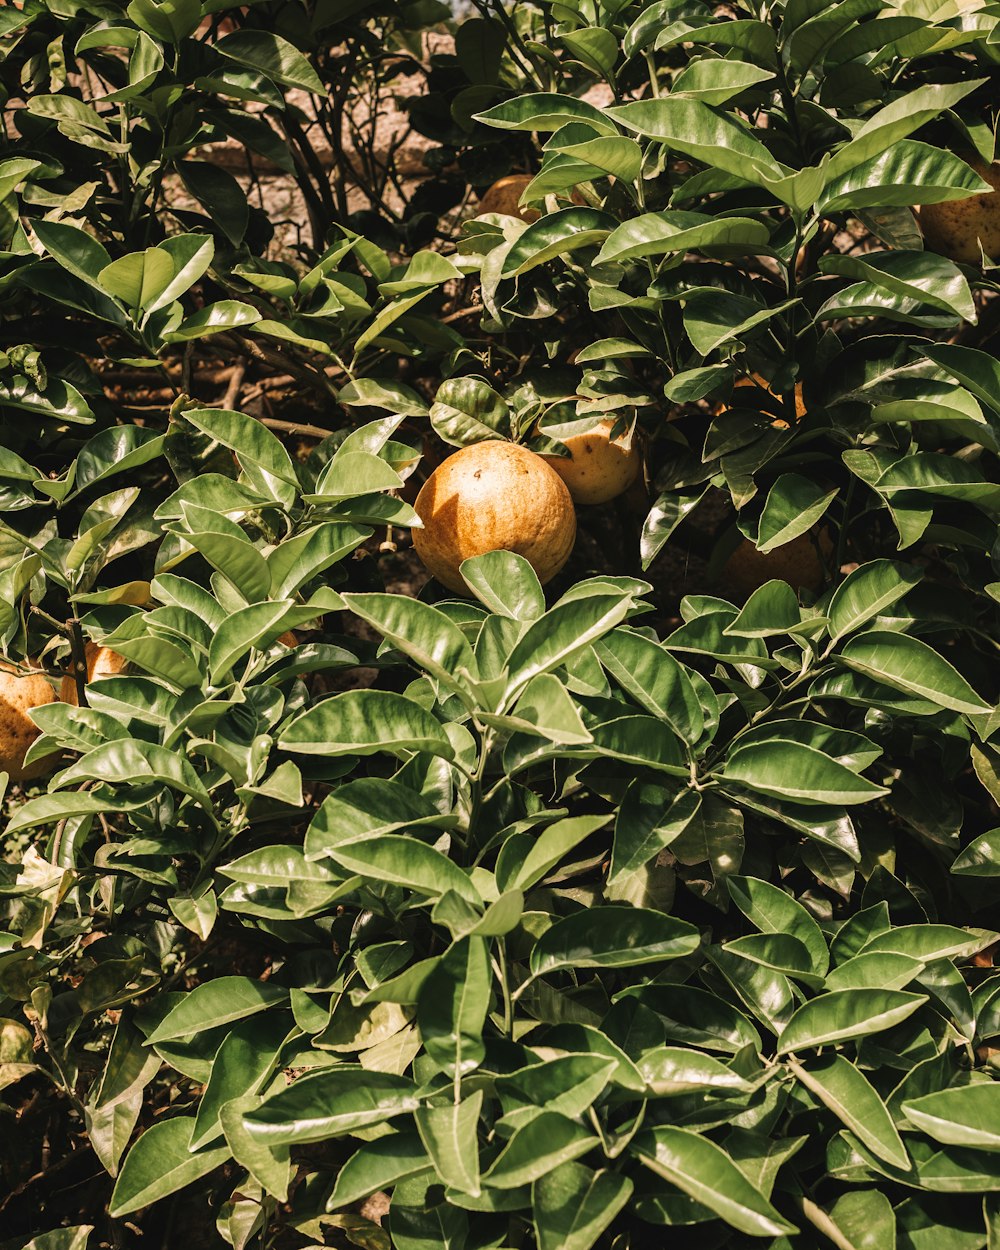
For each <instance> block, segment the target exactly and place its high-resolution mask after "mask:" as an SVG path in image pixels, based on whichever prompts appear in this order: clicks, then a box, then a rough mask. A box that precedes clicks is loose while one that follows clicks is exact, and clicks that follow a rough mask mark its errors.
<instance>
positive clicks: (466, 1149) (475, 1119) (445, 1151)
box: [414, 974, 483, 1198]
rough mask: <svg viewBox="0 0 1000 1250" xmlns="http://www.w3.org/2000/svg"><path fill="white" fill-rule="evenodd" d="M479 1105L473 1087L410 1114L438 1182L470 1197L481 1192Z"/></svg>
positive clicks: (478, 1092) (480, 1098)
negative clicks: (464, 1094)
mask: <svg viewBox="0 0 1000 1250" xmlns="http://www.w3.org/2000/svg"><path fill="white" fill-rule="evenodd" d="M432 975H433V974H432ZM482 1107H483V1091H482V1090H481V1089H477V1090H476V1091H475V1092H474V1093H473V1094H472V1095H471V1096H470V1097H468V1098H465V1099H463V1100H462V1101H461V1102H457V1103H452V1104H449V1105H446V1106H442V1107H435V1106H430V1107H421V1109H420V1110H419V1111H417V1112H416V1114H415V1116H414V1119H415V1120H416V1122H417V1129H418V1131H419V1133H420V1138H421V1141H423V1143H424V1146H425V1147H426V1149H427V1153H428V1154H429V1155H430V1158H431V1161H432V1162H433V1164H434V1170H435V1171H436V1172H437V1174H438V1178H439V1180H440V1181H441V1183H442V1185H447V1186H448V1187H449V1188H450V1189H457V1190H459V1192H460V1193H463V1194H470V1195H471V1196H472V1197H473V1198H478V1196H479V1194H480V1193H481V1192H482V1190H481V1188H480V1177H479V1140H478V1136H477V1129H478V1125H479V1116H480V1113H481V1112H482Z"/></svg>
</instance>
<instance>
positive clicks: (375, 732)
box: [279, 690, 452, 759]
mask: <svg viewBox="0 0 1000 1250" xmlns="http://www.w3.org/2000/svg"><path fill="white" fill-rule="evenodd" d="M279 743H280V746H281V747H282V749H283V750H286V751H292V752H293V753H297V754H303V755H325V756H333V755H375V754H377V753H378V752H380V751H386V752H393V753H402V752H408V751H427V752H430V753H431V754H433V755H441V756H444V758H445V759H450V758H451V756H452V747H451V744H450V743H449V741H448V738H447V735H446V734H445V732H444V729H443V727H442V725H441V723H440V722H439V721H438V720H436V719H435V718H434V717H433V716H432V715H431V714H430V712H427V711H425V709H424V708H422V707H421V706H420V704H419V703H415V702H414V701H413V700H412V699H407V698H404V697H403V695H399V694H392V693H391V692H389V691H387V690H348V691H346V692H345V693H343V694H338V695H334V696H333V698H331V699H326V700H324V701H323V702H322V703H317V704H316V705H315V706H314V707H311V708H309V709H308V710H307V711H305V712H303V713H302V714H301V715H300V716H298V717H296V718H295V720H293V721H292V722H291V723H290V724H289V725H288V727H287V728H286V729H285V731H284V732H283V733H282V735H281V737H280V739H279Z"/></svg>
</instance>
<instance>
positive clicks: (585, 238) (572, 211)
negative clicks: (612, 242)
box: [500, 208, 615, 278]
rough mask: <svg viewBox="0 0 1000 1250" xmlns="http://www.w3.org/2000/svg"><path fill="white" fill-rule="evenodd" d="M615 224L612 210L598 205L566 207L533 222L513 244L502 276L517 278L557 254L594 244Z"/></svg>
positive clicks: (602, 238)
mask: <svg viewBox="0 0 1000 1250" xmlns="http://www.w3.org/2000/svg"><path fill="white" fill-rule="evenodd" d="M614 227H615V219H614V217H612V216H611V215H610V214H609V213H604V212H601V211H600V210H599V209H596V208H562V209H558V210H557V211H556V212H554V213H547V214H546V215H545V216H544V217H540V218H539V220H538V221H536V222H533V223H532V224H531V225H530V226H529V227H528V228H527V230H525V231H524V233H523V234H521V235H519V236H518V238H517V240H516V241H515V242H514V244H513V245H512V246H511V248H510V250H509V251H508V253H507V257H506V259H505V261H504V264H503V269H502V271H501V275H500V276H501V277H502V278H516V277H519V276H520V275H521V274H523V273H528V272H529V271H530V270H532V269H537V268H538V266H539V265H544V264H545V263H546V262H547V261H550V260H553V259H554V258H555V257H556V256H565V255H566V254H567V253H568V252H575V251H579V249H580V248H583V247H594V246H596V245H597V244H598V243H601V242H603V241H604V240H605V239H606V238H607V236H608V234H609V232H610V231H611V230H613V229H614Z"/></svg>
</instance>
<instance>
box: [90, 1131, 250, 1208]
mask: <svg viewBox="0 0 1000 1250" xmlns="http://www.w3.org/2000/svg"><path fill="white" fill-rule="evenodd" d="M193 1125H194V1120H193V1118H192V1117H191V1116H175V1117H174V1118H173V1119H170V1120H164V1121H161V1122H160V1123H159V1124H154V1125H153V1126H152V1127H151V1128H148V1129H146V1131H145V1132H144V1133H143V1135H142V1136H141V1137H140V1138H139V1140H138V1141H137V1142H136V1143H135V1145H134V1146H133V1147H132V1149H131V1150H130V1151H129V1152H128V1155H127V1156H126V1158H125V1163H124V1164H123V1166H122V1170H121V1175H120V1176H119V1177H118V1180H117V1182H116V1184H115V1188H114V1192H113V1193H112V1195H111V1202H110V1204H109V1206H108V1212H109V1214H110V1215H111V1217H112V1219H120V1218H121V1217H122V1216H123V1215H128V1214H129V1213H130V1212H132V1211H138V1210H140V1209H141V1208H142V1207H148V1206H150V1205H151V1204H152V1203H154V1202H158V1201H159V1200H160V1199H161V1198H166V1197H167V1196H168V1195H169V1194H175V1193H177V1191H178V1190H180V1189H184V1188H186V1187H187V1186H188V1185H191V1184H193V1183H194V1182H195V1181H197V1180H199V1179H200V1178H201V1177H202V1176H206V1175H207V1174H208V1173H209V1172H211V1171H213V1169H215V1168H217V1167H219V1166H220V1165H221V1164H223V1163H225V1162H226V1161H227V1160H228V1159H229V1158H230V1157H231V1156H230V1153H229V1147H228V1146H216V1147H215V1148H214V1149H212V1150H201V1151H198V1153H197V1154H192V1153H191V1151H190V1150H189V1149H188V1145H189V1142H190V1141H191V1129H192V1127H193Z"/></svg>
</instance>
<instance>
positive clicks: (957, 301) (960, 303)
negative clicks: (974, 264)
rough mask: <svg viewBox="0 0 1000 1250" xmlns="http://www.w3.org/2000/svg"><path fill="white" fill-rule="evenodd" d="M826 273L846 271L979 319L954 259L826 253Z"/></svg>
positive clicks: (905, 296)
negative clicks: (829, 254)
mask: <svg viewBox="0 0 1000 1250" xmlns="http://www.w3.org/2000/svg"><path fill="white" fill-rule="evenodd" d="M819 267H820V269H821V271H822V272H823V273H836V274H843V275H844V276H845V277H849V278H856V279H859V280H860V281H862V282H865V283H871V284H872V285H873V286H875V287H880V288H882V289H884V290H886V291H889V292H891V294H893V295H895V296H900V297H902V298H903V299H910V300H915V301H918V302H919V303H921V304H927V305H929V306H930V307H931V308H940V309H942V311H944V312H950V313H954V314H955V315H956V316H958V317H962V318H963V319H964V320H966V321H975V320H976V306H975V304H974V302H973V299H972V292H971V291H970V290H969V284H968V282H967V281H966V279H965V275H964V274H963V273H962V271H961V270H960V269H959V268H958V266H957V265H956V264H954V263H953V262H952V261H950V260H947V259H946V258H945V257H944V256H937V255H935V254H934V253H933V252H866V253H865V254H864V256H840V255H833V256H824V257H823V259H822V260H821V261H820V263H819Z"/></svg>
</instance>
